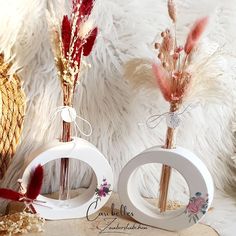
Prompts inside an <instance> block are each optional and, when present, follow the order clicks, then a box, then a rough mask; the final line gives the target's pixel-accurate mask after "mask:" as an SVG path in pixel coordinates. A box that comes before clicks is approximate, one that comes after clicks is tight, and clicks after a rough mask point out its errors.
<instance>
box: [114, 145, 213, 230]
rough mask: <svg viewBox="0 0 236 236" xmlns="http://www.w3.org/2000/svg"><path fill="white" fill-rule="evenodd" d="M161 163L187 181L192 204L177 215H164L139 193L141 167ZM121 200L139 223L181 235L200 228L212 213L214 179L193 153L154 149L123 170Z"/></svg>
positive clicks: (132, 161)
mask: <svg viewBox="0 0 236 236" xmlns="http://www.w3.org/2000/svg"><path fill="white" fill-rule="evenodd" d="M149 163H160V164H165V165H168V166H170V167H172V168H174V169H176V170H177V171H178V172H179V173H180V174H181V175H182V176H183V177H184V179H185V180H186V182H187V184H188V187H189V192H190V200H189V203H188V205H187V206H184V207H181V208H179V209H177V210H175V211H168V212H165V213H160V211H159V209H158V208H157V207H154V206H153V205H151V204H149V203H148V202H146V201H145V200H144V199H143V198H142V196H141V193H140V191H139V178H137V176H136V172H137V170H138V168H139V167H141V166H143V165H145V164H149ZM118 192H119V197H120V200H121V202H122V204H124V205H125V206H126V207H127V209H128V210H129V211H130V212H133V218H134V219H135V220H137V221H138V222H140V223H142V224H146V225H150V226H153V227H157V228H161V229H165V230H170V231H178V230H182V229H185V228H188V227H190V226H192V225H193V224H196V223H197V222H198V221H200V220H201V219H202V217H203V216H204V215H205V213H206V212H207V210H208V209H209V207H210V205H211V203H212V200H213V194H214V185H213V180H212V177H211V175H210V173H209V171H208V169H207V168H206V166H205V165H204V163H203V162H202V161H201V160H200V159H199V158H198V157H197V156H196V155H194V154H193V153H191V152H190V151H188V150H186V149H184V148H181V147H177V148H176V149H163V148H161V147H152V148H150V149H147V150H145V151H144V152H142V153H141V154H139V155H137V156H136V157H134V158H133V159H132V160H130V161H129V162H128V163H127V164H126V166H125V167H124V168H123V169H122V171H121V173H120V177H119V182H118Z"/></svg>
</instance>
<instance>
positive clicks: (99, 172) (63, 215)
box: [22, 137, 113, 220]
mask: <svg viewBox="0 0 236 236" xmlns="http://www.w3.org/2000/svg"><path fill="white" fill-rule="evenodd" d="M62 157H66V158H72V159H77V160H80V161H83V162H85V163H87V164H88V165H89V166H90V167H91V168H92V169H93V171H94V177H93V180H92V183H91V184H90V187H89V188H88V189H87V190H86V191H85V192H84V193H82V194H81V195H79V196H77V197H75V198H72V199H69V200H65V201H61V200H55V199H51V198H47V197H44V196H42V195H39V196H38V198H37V201H38V202H37V201H35V202H34V203H33V206H34V208H35V210H36V211H37V213H39V214H40V216H42V217H44V218H45V219H50V220H58V219H72V218H81V217H85V216H87V215H90V214H93V213H94V212H96V211H98V210H99V209H100V208H101V207H102V206H103V205H104V204H105V203H106V202H107V201H108V199H109V197H110V195H111V191H112V188H113V173H112V169H111V167H110V165H109V163H108V161H107V160H106V159H105V157H104V156H103V155H102V154H101V153H100V152H99V151H98V149H97V148H96V147H95V146H93V145H92V144H91V143H89V142H87V141H86V140H83V139H80V138H77V137H73V141H71V142H65V143H62V142H59V141H58V140H55V141H54V142H53V143H51V144H49V145H47V146H44V147H41V148H39V149H38V150H37V151H36V152H35V153H33V154H32V155H31V157H30V158H29V159H28V160H27V163H26V164H25V166H26V167H25V169H24V173H23V177H22V181H23V182H22V183H23V185H24V186H27V183H28V180H29V176H30V173H31V171H32V169H34V168H35V167H36V166H38V165H39V164H41V165H45V164H46V163H48V162H50V161H53V160H56V159H60V158H62ZM104 186H105V188H106V189H105V192H103V189H104ZM108 190H109V191H108ZM39 201H42V202H45V203H40V202H39Z"/></svg>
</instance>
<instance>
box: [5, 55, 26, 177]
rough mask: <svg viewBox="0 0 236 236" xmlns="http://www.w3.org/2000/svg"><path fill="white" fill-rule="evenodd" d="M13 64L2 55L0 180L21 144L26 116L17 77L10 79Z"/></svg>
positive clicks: (23, 98)
mask: <svg viewBox="0 0 236 236" xmlns="http://www.w3.org/2000/svg"><path fill="white" fill-rule="evenodd" d="M10 67H11V64H7V63H5V62H4V58H3V55H1V54H0V179H2V178H3V177H4V174H5V173H6V171H7V168H8V167H9V165H10V163H11V160H12V158H13V156H14V154H15V151H16V147H17V144H18V142H19V139H20V136H21V132H22V128H23V120H24V115H25V101H26V99H25V94H24V92H23V90H22V87H21V81H20V78H19V77H18V76H17V75H13V76H12V78H10V77H9V75H8V71H9V69H10Z"/></svg>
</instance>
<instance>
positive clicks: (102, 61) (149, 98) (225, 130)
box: [0, 0, 236, 236]
mask: <svg viewBox="0 0 236 236" xmlns="http://www.w3.org/2000/svg"><path fill="white" fill-rule="evenodd" d="M66 2H67V1H66ZM165 2H166V1H164V0H144V1H140V0H129V1H127V0H97V2H96V5H95V7H94V11H93V17H94V18H95V20H96V22H97V25H98V27H99V30H100V33H99V36H98V39H97V42H96V45H95V48H94V51H93V53H92V55H91V56H90V57H89V58H88V59H87V60H88V61H89V63H91V65H92V68H91V69H90V70H89V71H88V72H86V74H84V75H83V81H82V84H81V86H80V87H79V88H78V91H77V96H76V102H75V104H76V109H77V111H78V113H79V114H80V115H82V116H83V117H84V118H86V119H88V120H89V121H90V122H91V124H92V126H93V129H94V132H93V135H92V136H91V137H89V138H87V139H88V140H89V141H90V142H91V143H93V144H95V145H96V146H97V147H98V148H99V149H100V150H101V152H102V153H103V154H104V155H105V156H106V157H107V159H108V160H109V162H110V164H111V166H112V168H113V171H114V177H115V182H117V180H118V176H119V173H120V171H121V169H122V167H123V166H124V165H125V164H126V163H127V161H128V160H130V159H131V158H132V157H133V156H134V155H136V154H138V153H139V152H141V151H143V150H144V149H146V148H147V147H150V146H153V145H160V144H163V142H164V137H165V129H166V127H165V126H166V125H165V123H164V122H163V123H161V124H160V125H159V126H158V128H156V129H155V130H149V129H147V128H146V127H145V126H140V125H139V123H140V122H144V121H145V120H146V119H147V117H148V116H150V115H151V114H157V113H158V114H159V113H163V112H165V111H167V109H168V105H167V104H166V103H165V102H164V100H163V99H162V98H161V95H160V93H159V91H158V89H156V90H143V91H141V92H136V91H133V90H131V87H130V86H129V84H128V83H127V82H126V81H125V80H124V65H125V64H126V63H127V62H128V61H130V60H132V59H136V58H143V59H152V58H153V52H152V51H151V49H150V45H151V43H152V42H153V39H154V38H155V36H156V34H157V33H160V32H161V30H163V29H165V28H166V27H167V26H168V24H169V21H168V17H167V12H166V5H165ZM176 2H177V6H178V9H179V24H178V35H179V37H180V39H182V40H184V36H185V35H186V33H187V29H188V28H189V26H190V24H192V23H193V22H194V21H195V20H196V19H197V18H198V17H200V16H202V15H206V14H210V16H211V22H210V26H209V28H208V35H205V40H203V41H202V43H201V45H200V47H199V49H198V51H197V52H196V53H195V55H194V57H193V61H194V66H193V68H192V69H193V73H194V76H195V77H196V78H197V79H196V80H197V81H198V82H197V84H195V85H196V86H195V90H194V92H193V93H192V94H191V96H189V99H188V101H186V104H185V105H187V104H197V103H198V104H199V105H198V106H197V107H196V108H195V109H192V110H190V111H189V112H187V113H185V114H184V115H183V122H182V126H181V128H180V130H179V133H178V142H177V143H178V145H181V146H183V147H186V148H188V149H190V150H192V151H193V152H194V153H196V154H197V155H198V156H199V157H200V158H201V159H202V160H203V161H204V162H205V164H206V165H207V167H208V168H209V170H210V172H211V173H212V176H213V178H214V182H215V186H216V189H217V191H216V197H215V202H214V209H213V210H212V211H211V212H209V213H208V215H207V217H206V218H205V219H204V222H205V223H206V224H210V225H211V226H212V227H214V228H215V229H216V230H217V231H218V232H219V233H220V234H221V235H225V236H234V235H235V232H236V225H235V221H236V206H235V205H236V197H235V195H236V190H235V186H236V168H235V164H234V161H233V159H232V157H233V156H234V151H235V149H234V148H235V143H234V141H235V140H234V129H235V130H236V127H235V126H234V125H233V124H234V123H233V122H234V119H235V118H234V116H235V114H234V112H235V108H236V102H235V101H236V79H235V77H236V74H235V72H236V68H235V66H234V64H235V63H236V59H235V57H234V53H236V50H235V48H236V47H235V46H236V43H235V42H236V40H235V39H236V34H234V31H233V29H234V28H235V25H234V24H233V22H235V19H236V14H235V10H236V5H235V0H225V1H222V2H223V3H222V2H221V1H205V0H198V1H195V0H178V1H176ZM67 8H68V6H67V4H64V1H63V0H7V1H6V0H0V48H1V51H3V52H4V53H5V56H6V57H10V56H11V57H14V61H15V64H14V68H15V69H16V68H19V67H23V69H22V70H21V72H20V75H21V77H22V79H23V80H24V89H25V92H26V94H27V97H28V102H27V113H26V119H25V126H24V131H23V136H22V141H21V144H20V146H19V147H18V150H17V154H16V155H15V158H14V162H13V163H12V165H11V166H10V168H9V170H8V172H7V174H6V178H5V179H4V180H3V181H2V182H1V187H6V186H8V187H11V188H16V187H17V184H16V181H17V179H18V178H19V177H20V175H21V166H22V163H23V162H24V159H25V158H27V156H28V155H29V154H30V153H31V152H32V151H33V150H35V149H36V148H38V147H39V146H40V145H41V144H42V143H43V142H48V141H50V140H52V139H54V138H58V137H59V136H60V132H61V129H60V128H61V125H60V119H59V117H58V119H57V120H56V121H55V122H54V123H53V124H51V123H50V121H49V118H48V117H49V116H50V114H52V112H53V111H54V110H55V108H56V107H57V106H60V105H61V101H62V98H61V94H60V86H59V81H58V80H57V78H56V71H55V67H54V61H53V55H52V52H51V50H50V43H49V36H48V32H47V20H46V19H47V13H46V10H47V11H49V12H50V14H52V13H54V14H55V15H56V16H57V17H59V18H60V17H61V16H62V14H63V11H64V9H67ZM233 14H234V15H235V16H234V15H233ZM207 36H208V39H206V38H207ZM183 42H184V41H183ZM209 58H210V59H209ZM14 68H13V69H14ZM140 68H142V70H140ZM144 69H145V70H144ZM141 72H142V73H144V76H147V78H148V76H150V68H149V67H148V65H145V64H141V65H139V68H137V67H131V68H129V73H128V75H127V76H139V74H140V73H141ZM83 138H85V137H83ZM58 167H59V163H52V164H51V165H50V166H47V171H46V173H47V176H46V180H45V185H44V192H50V191H56V190H57V189H58V181H57V180H58V179H59V178H58V175H59V171H58V170H59V168H58ZM91 174H92V172H91V170H90V169H89V168H87V166H85V165H83V164H79V163H76V164H75V165H73V169H72V185H73V187H78V186H88V185H89V182H90V180H91ZM159 175H160V166H155V165H153V166H148V167H145V168H144V167H143V168H142V169H141V170H140V187H141V192H142V194H143V195H144V196H148V197H157V190H158V183H159ZM153 186H156V188H153ZM174 196H175V199H176V198H177V199H179V200H186V199H187V198H188V194H187V187H186V184H185V183H184V182H183V180H182V179H181V178H180V177H179V175H178V174H177V173H175V174H174V175H173V178H172V185H171V189H170V198H172V199H173V198H174ZM1 206H2V211H3V210H4V204H2V205H1Z"/></svg>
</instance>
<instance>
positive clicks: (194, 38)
mask: <svg viewBox="0 0 236 236" xmlns="http://www.w3.org/2000/svg"><path fill="white" fill-rule="evenodd" d="M207 23H208V17H204V18H201V19H200V20H197V21H196V22H195V24H194V26H193V28H192V30H191V31H190V32H189V34H188V37H187V40H186V43H185V46H184V51H185V53H186V54H189V53H190V52H191V51H192V50H193V48H194V47H195V45H196V44H197V42H198V41H199V39H200V37H201V35H202V33H203V32H204V30H205V28H206V25H207Z"/></svg>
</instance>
